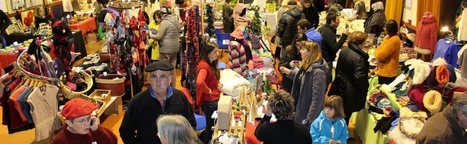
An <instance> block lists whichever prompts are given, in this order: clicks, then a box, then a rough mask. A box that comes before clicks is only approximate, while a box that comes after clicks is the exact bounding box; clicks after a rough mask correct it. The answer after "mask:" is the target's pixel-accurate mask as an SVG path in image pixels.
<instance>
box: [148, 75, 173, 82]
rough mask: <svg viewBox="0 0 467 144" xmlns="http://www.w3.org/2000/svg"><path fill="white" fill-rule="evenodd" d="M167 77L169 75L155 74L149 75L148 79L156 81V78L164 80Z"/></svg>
mask: <svg viewBox="0 0 467 144" xmlns="http://www.w3.org/2000/svg"><path fill="white" fill-rule="evenodd" d="M168 78H169V77H168V76H166V75H161V76H160V77H157V76H156V75H151V76H150V77H149V80H151V81H156V80H159V81H165V80H168Z"/></svg>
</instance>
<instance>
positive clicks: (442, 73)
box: [436, 65, 449, 86]
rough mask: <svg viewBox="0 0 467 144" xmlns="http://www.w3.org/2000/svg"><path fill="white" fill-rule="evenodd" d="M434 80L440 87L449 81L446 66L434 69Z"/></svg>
mask: <svg viewBox="0 0 467 144" xmlns="http://www.w3.org/2000/svg"><path fill="white" fill-rule="evenodd" d="M436 80H437V81H438V84H439V85H440V86H444V85H446V84H447V83H448V81H449V70H448V68H447V67H446V65H439V66H438V67H437V68H436Z"/></svg>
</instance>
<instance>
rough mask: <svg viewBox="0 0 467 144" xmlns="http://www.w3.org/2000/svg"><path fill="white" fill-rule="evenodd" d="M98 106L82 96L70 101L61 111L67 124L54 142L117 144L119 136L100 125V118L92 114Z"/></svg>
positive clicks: (57, 143) (65, 143) (54, 143)
mask: <svg viewBox="0 0 467 144" xmlns="http://www.w3.org/2000/svg"><path fill="white" fill-rule="evenodd" d="M97 108H98V106H97V105H95V104H94V103H92V102H89V101H86V100H84V99H81V98H75V99H72V100H70V101H68V102H67V103H66V104H65V106H64V107H63V110H62V112H61V113H60V114H61V115H62V116H63V117H65V119H66V120H65V122H66V125H64V126H63V128H62V130H61V131H60V132H59V133H58V134H57V136H56V137H55V138H54V140H53V141H52V144H84V143H86V144H94V143H98V144H116V143H117V136H115V134H114V133H112V131H110V130H109V129H107V128H104V127H102V126H99V119H98V118H97V117H95V116H92V112H93V111H94V110H96V109H97Z"/></svg>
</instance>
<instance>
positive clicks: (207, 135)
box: [200, 101, 218, 144]
mask: <svg viewBox="0 0 467 144" xmlns="http://www.w3.org/2000/svg"><path fill="white" fill-rule="evenodd" d="M217 102H218V101H211V102H205V103H204V104H203V105H202V106H201V109H202V110H203V112H204V116H205V117H206V128H205V129H204V131H203V133H202V134H201V136H200V137H201V140H202V141H203V142H204V143H205V144H208V143H209V141H211V139H212V133H213V130H212V127H213V126H214V119H212V118H211V116H212V114H213V113H214V111H216V110H217Z"/></svg>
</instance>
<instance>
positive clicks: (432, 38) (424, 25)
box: [414, 14, 438, 53]
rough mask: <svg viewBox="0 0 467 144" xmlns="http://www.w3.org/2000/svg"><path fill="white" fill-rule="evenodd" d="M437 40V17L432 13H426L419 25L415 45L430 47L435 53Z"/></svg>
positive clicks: (424, 47)
mask: <svg viewBox="0 0 467 144" xmlns="http://www.w3.org/2000/svg"><path fill="white" fill-rule="evenodd" d="M437 41H438V24H437V23H436V19H435V17H433V15H431V14H425V15H424V16H423V17H422V19H421V20H420V22H419V23H418V26H417V35H416V37H415V43H414V44H415V47H419V48H423V49H429V50H430V51H431V53H434V52H435V46H436V42H437Z"/></svg>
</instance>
